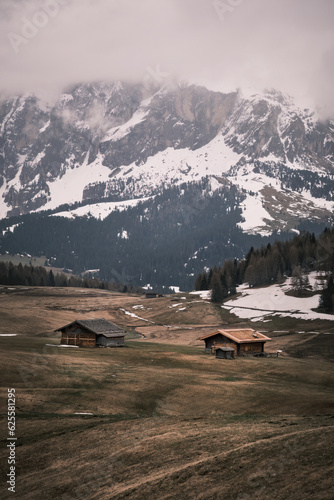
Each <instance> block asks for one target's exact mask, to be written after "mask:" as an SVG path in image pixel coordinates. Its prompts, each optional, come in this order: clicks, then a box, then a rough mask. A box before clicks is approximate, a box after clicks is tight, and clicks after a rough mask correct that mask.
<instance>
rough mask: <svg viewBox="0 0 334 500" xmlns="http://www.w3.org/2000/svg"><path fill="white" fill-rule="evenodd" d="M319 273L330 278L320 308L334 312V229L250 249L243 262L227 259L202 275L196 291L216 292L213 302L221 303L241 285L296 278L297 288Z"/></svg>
mask: <svg viewBox="0 0 334 500" xmlns="http://www.w3.org/2000/svg"><path fill="white" fill-rule="evenodd" d="M310 271H319V272H322V273H323V274H325V275H326V276H327V285H326V286H325V287H324V289H323V290H322V291H321V294H320V303H319V306H320V309H321V310H323V311H324V312H334V284H333V273H334V229H325V231H324V232H323V233H322V234H320V235H319V236H318V237H317V238H316V237H315V235H314V233H309V232H305V233H303V234H300V235H296V236H295V237H294V238H292V239H290V240H288V241H284V242H282V241H276V242H275V243H274V244H270V243H268V244H267V245H266V246H265V245H262V246H261V247H260V248H259V249H257V250H255V249H254V248H253V247H251V249H250V250H249V252H248V253H247V255H246V257H245V258H244V259H242V260H237V259H234V260H226V261H225V262H224V264H223V266H221V267H218V266H214V267H213V268H210V270H209V271H208V272H203V273H200V274H199V275H198V276H197V278H196V281H195V289H196V290H212V294H211V300H212V302H218V303H219V302H221V301H222V300H223V299H225V298H227V297H228V296H231V295H233V294H235V293H236V287H237V285H240V284H242V283H249V285H250V286H251V287H255V286H265V285H269V284H273V283H280V282H282V281H283V280H284V278H285V277H287V276H292V277H293V282H295V283H296V289H298V288H299V287H300V283H302V284H303V283H304V284H306V283H307V278H305V274H304V273H307V272H310Z"/></svg>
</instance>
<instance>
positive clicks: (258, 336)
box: [200, 328, 271, 344]
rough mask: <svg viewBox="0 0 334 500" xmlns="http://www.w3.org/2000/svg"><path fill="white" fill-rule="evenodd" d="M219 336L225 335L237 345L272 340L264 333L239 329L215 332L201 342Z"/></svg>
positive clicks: (250, 329) (249, 329)
mask: <svg viewBox="0 0 334 500" xmlns="http://www.w3.org/2000/svg"><path fill="white" fill-rule="evenodd" d="M219 334H221V335H224V337H227V338H228V339H230V340H233V341H234V342H236V343H237V344H248V343H255V342H267V341H268V340H271V338H269V337H266V335H263V333H260V332H256V331H255V330H253V329H252V328H238V329H235V330H216V331H215V332H213V333H210V335H206V336H205V337H202V338H201V339H200V340H205V339H209V338H210V337H214V336H215V335H219Z"/></svg>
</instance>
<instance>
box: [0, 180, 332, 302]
mask: <svg viewBox="0 0 334 500" xmlns="http://www.w3.org/2000/svg"><path fill="white" fill-rule="evenodd" d="M244 196H245V195H244V194H243V193H240V191H238V190H237V188H236V187H234V186H232V185H224V184H222V185H221V186H220V188H219V189H218V190H216V191H215V190H212V188H211V184H210V181H209V180H208V179H204V180H202V181H200V182H198V183H187V184H183V185H180V186H174V187H169V188H166V189H165V190H164V191H163V192H162V193H161V194H160V195H158V196H156V197H155V198H154V199H152V200H148V201H145V202H141V203H139V204H138V205H137V206H135V207H132V208H129V209H127V210H124V211H120V210H116V211H113V212H111V213H110V215H108V216H107V217H106V218H105V219H103V220H97V219H96V218H94V217H92V216H89V215H87V216H86V217H76V218H66V217H59V216H57V217H55V216H53V215H54V214H53V213H52V212H51V211H49V212H41V213H34V214H29V215H24V216H20V217H12V218H10V219H3V220H2V221H0V234H1V233H2V237H1V239H0V253H1V254H4V253H5V252H8V253H10V254H26V255H27V254H29V255H34V256H36V257H41V256H43V257H45V259H46V260H47V263H48V264H49V265H50V266H53V267H57V268H61V269H69V270H71V271H72V272H73V274H76V275H80V274H82V273H84V272H87V271H89V270H92V269H94V270H98V271H97V272H96V273H95V274H94V276H95V277H96V278H98V279H99V280H101V281H104V282H110V283H112V282H115V283H122V284H123V285H126V286H127V287H128V288H129V287H138V286H139V287H143V286H146V285H148V284H150V285H151V287H153V288H154V289H156V291H161V292H166V288H168V287H171V286H178V287H180V288H181V290H184V291H188V290H192V289H193V288H194V282H195V279H196V276H197V275H198V274H200V273H203V270H208V269H209V268H213V267H214V266H215V265H216V266H217V267H218V268H219V269H221V268H223V266H225V267H224V269H227V268H228V267H229V268H231V269H232V268H233V269H234V267H236V268H237V271H233V272H232V271H231V269H230V270H229V271H228V272H227V273H225V271H224V275H225V274H226V280H225V281H226V282H225V281H224V279H223V282H222V286H223V292H222V293H223V295H224V296H225V295H226V293H227V294H231V293H232V292H233V290H234V288H235V283H237V282H239V281H240V279H247V280H249V281H250V282H251V284H252V285H254V286H256V285H261V284H263V283H267V282H270V280H272V279H275V280H276V279H277V278H279V276H280V274H284V273H286V272H292V267H293V265H294V263H295V262H297V263H299V262H300V260H301V259H300V258H299V257H298V256H297V257H294V256H292V257H291V264H289V262H290V261H288V259H285V261H284V262H283V263H282V262H281V261H280V259H281V257H278V256H277V255H279V256H280V255H281V254H280V252H281V248H285V246H284V242H285V241H286V240H289V239H291V233H280V234H278V233H273V234H272V235H271V236H261V235H259V234H247V233H245V232H243V231H242V229H241V228H240V226H239V224H240V223H241V222H242V221H243V218H242V211H241V208H240V203H241V202H242V201H243V199H244ZM71 208H73V207H63V208H62V210H65V211H66V210H70V209H71ZM58 211H59V209H58ZM298 229H299V230H308V231H312V232H313V231H314V232H315V234H318V233H319V232H320V230H323V226H316V225H314V224H312V223H308V222H307V221H304V222H303V221H301V224H300V226H299V227H298ZM276 240H277V241H279V242H280V244H281V245H282V247H279V246H274V247H273V250H272V251H269V249H270V245H273V244H274V243H275V241H276ZM277 245H278V244H277ZM309 245H311V247H312V242H311V243H309ZM251 247H253V248H261V250H259V251H254V250H252V251H251V252H249V248H251ZM296 251H297V254H298V255H299V253H300V249H297V250H296ZM259 252H260V253H259ZM282 252H283V251H282ZM292 252H293V253H295V250H293V251H292ZM283 254H284V252H283ZM258 255H260V257H258ZM245 256H246V262H247V266H246V268H245V269H243V266H244V265H245V264H242V263H241V262H242V260H241V259H243V258H244V257H245ZM269 256H270V259H271V260H270V259H269ZM258 258H261V259H264V258H265V259H266V264H265V268H264V269H261V272H260V270H259V268H257V266H256V265H255V261H256V260H257V259H258ZM282 258H283V257H282ZM231 259H232V260H233V259H237V262H239V261H240V263H239V264H237V265H236V264H234V263H233V265H232V264H231V262H230V260H231ZM268 259H269V260H268ZM224 263H225V264H224ZM246 271H247V276H246V277H245V276H244V274H245V273H246ZM235 273H236V277H234V274H235ZM231 277H232V278H231ZM206 279H208V278H206ZM204 286H205V284H204Z"/></svg>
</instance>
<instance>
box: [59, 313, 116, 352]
mask: <svg viewBox="0 0 334 500" xmlns="http://www.w3.org/2000/svg"><path fill="white" fill-rule="evenodd" d="M55 332H61V341H60V344H62V345H73V346H79V347H122V346H124V345H125V333H124V331H123V330H122V329H121V328H119V327H118V326H116V325H114V324H113V323H111V322H110V321H108V320H106V319H104V318H101V319H82V320H78V319H77V320H75V321H72V323H69V324H68V325H65V326H62V327H60V328H57V329H56V330H55Z"/></svg>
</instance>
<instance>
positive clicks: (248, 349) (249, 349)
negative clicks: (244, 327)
mask: <svg viewBox="0 0 334 500" xmlns="http://www.w3.org/2000/svg"><path fill="white" fill-rule="evenodd" d="M263 345H264V343H263V342H256V343H249V344H240V352H242V353H245V354H247V353H249V354H258V353H260V352H263Z"/></svg>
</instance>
